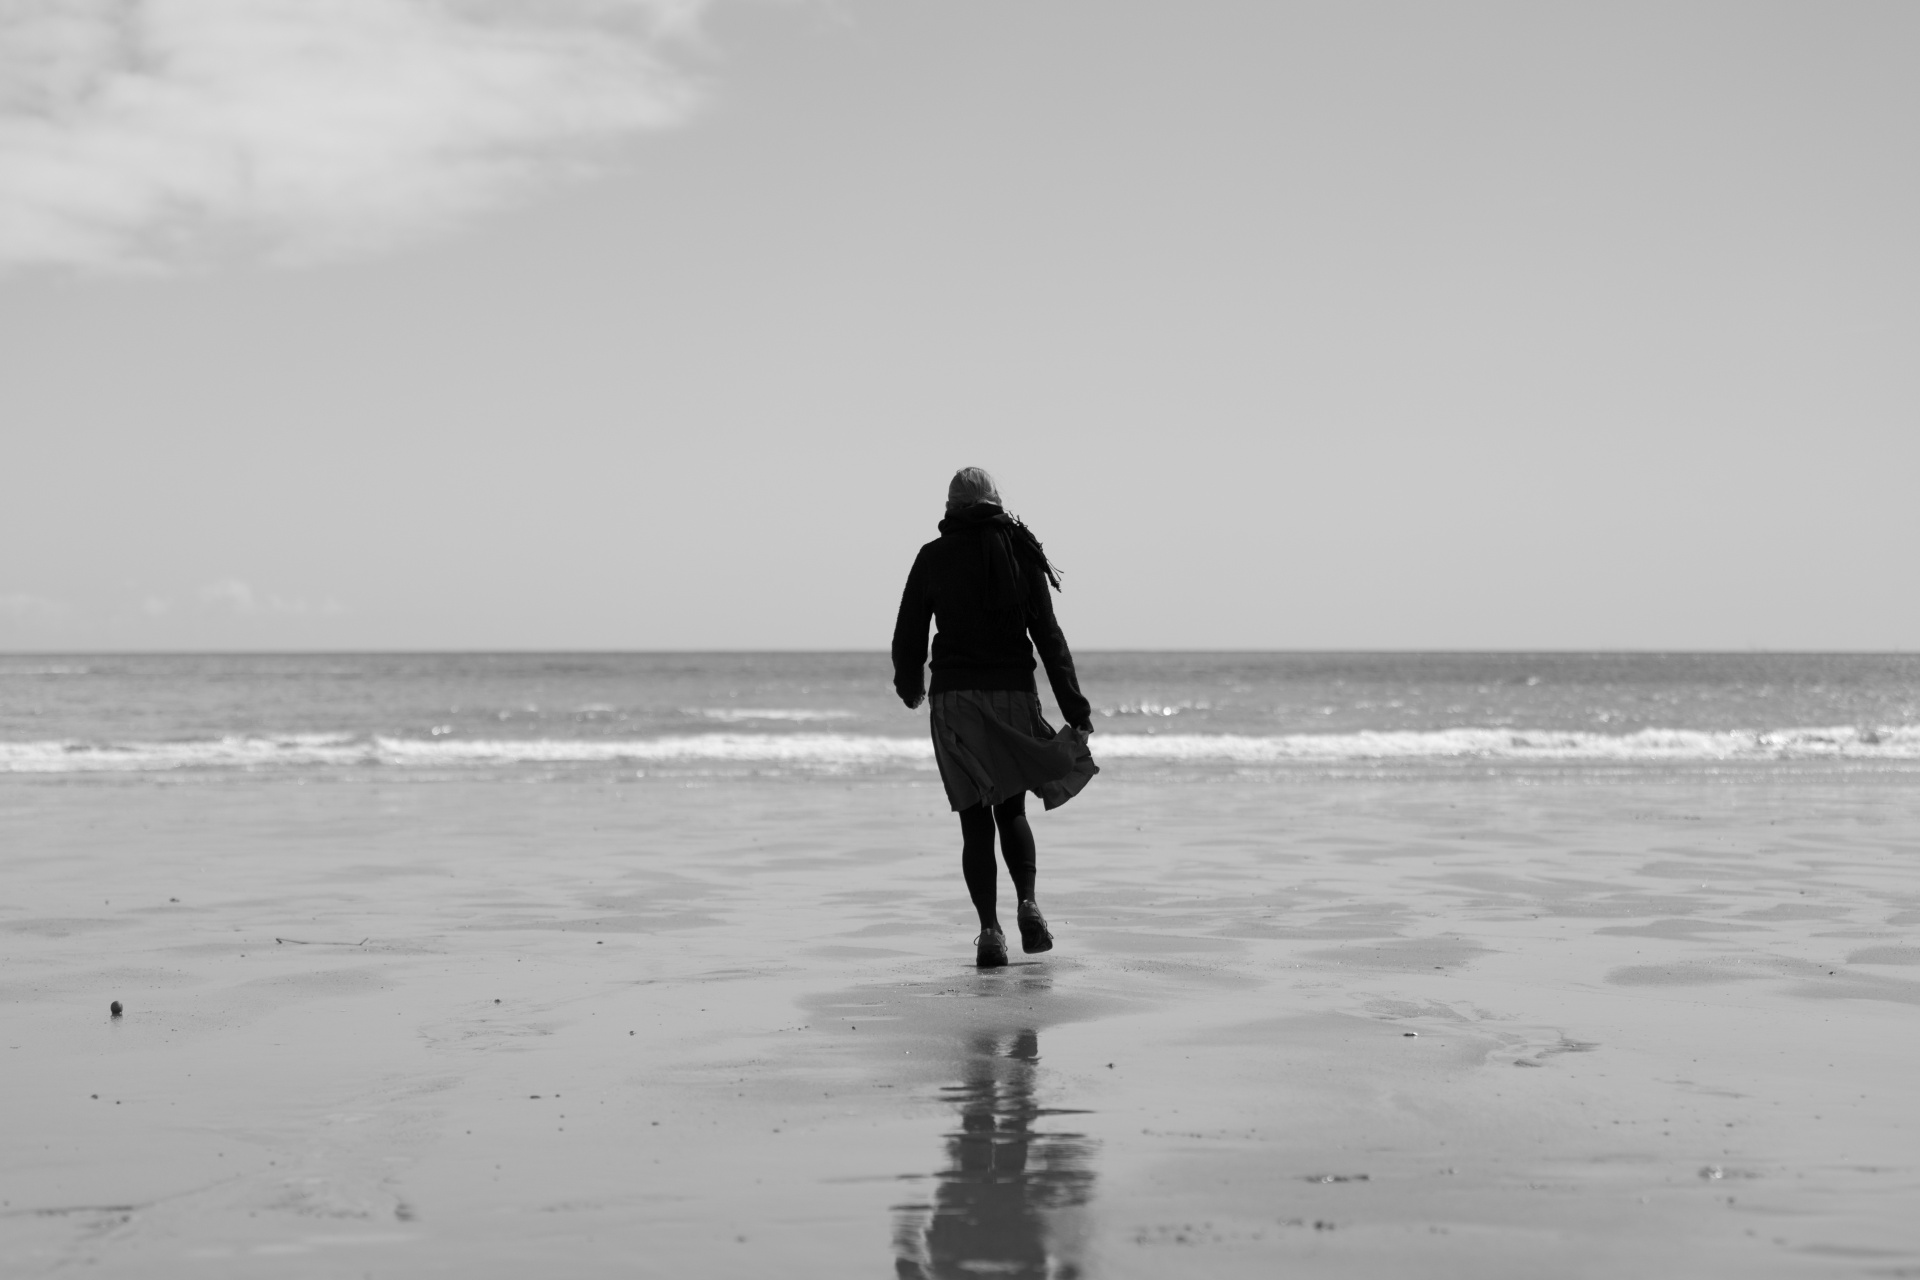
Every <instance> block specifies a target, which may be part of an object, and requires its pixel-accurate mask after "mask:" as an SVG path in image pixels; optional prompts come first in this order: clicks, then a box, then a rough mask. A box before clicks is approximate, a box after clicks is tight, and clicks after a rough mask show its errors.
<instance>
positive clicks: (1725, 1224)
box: [0, 763, 1920, 1277]
mask: <svg viewBox="0 0 1920 1280" xmlns="http://www.w3.org/2000/svg"><path fill="white" fill-rule="evenodd" d="M1035 826H1036V829H1037V831H1038V834H1039V839H1040V846H1041V858H1042V863H1041V866H1042V880H1041V897H1042V902H1043V904H1044V905H1046V906H1047V908H1048V910H1049V912H1050V914H1051V915H1052V917H1053V920H1054V923H1055V930H1056V933H1057V935H1058V937H1059V939H1060V947H1059V949H1058V950H1057V951H1055V952H1053V953H1052V954H1051V955H1049V956H1047V957H1045V958H1031V959H1029V958H1022V957H1019V956H1016V963H1015V964H1014V965H1013V966H1011V967H1010V968H1008V969H1007V970H1004V971H1001V972H996V973H985V974H982V973H976V972H975V971H974V970H973V969H972V968H971V967H970V964H969V961H970V959H971V949H970V946H969V942H970V938H971V934H972V932H973V930H972V928H971V926H970V925H969V923H968V913H967V909H966V903H965V897H964V891H963V889H962V886H961V884H960V878H959V874H958V865H957V864H958V851H957V845H958V841H957V824H956V823H954V821H953V819H952V818H951V816H949V815H947V814H946V813H945V812H944V806H943V804H942V802H941V799H940V797H939V794H938V791H937V788H936V787H934V786H931V785H924V784H921V785H906V784H896V783H879V782H861V783H854V784H842V783H836V782H831V781H822V780H818V779H815V780H812V781H758V782H745V781H733V782H711V783H696V784H694V785H687V784H686V782H685V781H684V780H681V781H675V780H670V779H645V780H629V781H625V782H621V783H617V784H616V783H608V782H604V781H599V782H589V781H576V782H567V781H548V782H543V783H539V784H526V783H505V782H494V783H486V782H479V781H433V782H425V781H407V782H400V783H392V782H378V781H354V782H332V783H317V782H316V783H310V784H296V783H295V782H293V781H291V780H280V781H272V780H243V781H235V780H233V779H230V778H229V779H225V780H218V781H207V782H194V781H191V780H184V779H182V780H174V781H169V782H166V783H162V784H155V783H153V782H151V781H141V782H131V783H130V782H126V781H122V780H107V781H95V780H81V781H73V780H61V781H52V782H43V781H18V780H16V781H9V782H7V783H6V784H5V785H4V786H0V842H3V843H4V854H3V855H0V856H3V857H4V863H0V865H3V866H4V869H5V892H4V894H3V895H0V964H3V968H0V1028H3V1029H4V1030H3V1033H0V1064H4V1066H0V1071H3V1072H4V1077H3V1078H4V1082H5V1088H4V1090H0V1132H3V1133H4V1134H5V1135H6V1141H5V1142H4V1143H3V1144H0V1202H4V1203H0V1272H4V1273H5V1274H7V1275H9V1276H12V1275H20V1276H40V1275H52V1274H56V1273H60V1272H64V1271H66V1270H69V1269H73V1268H76V1267H85V1268H86V1270H87V1271H88V1273H89V1274H93V1275H100V1276H142V1277H153V1276H161V1277H166V1276H196V1277H198V1276H335V1275H353V1276H362V1275H372V1276H422V1275H439V1274H447V1275H461V1276H526V1275H540V1274H544V1275H567V1276H599V1275H608V1276H612V1275H619V1276H634V1275H641V1276H649V1275H658V1276H690V1275H698V1276H703V1277H706V1276H721V1277H725V1276H740V1277H748V1276H754V1277H759V1276H767V1275H784V1276H815V1275H818V1276H833V1277H842V1276H857V1275H875V1276H882V1275H889V1274H892V1275H899V1276H923V1275H924V1276H956V1277H957V1276H979V1275H1004V1276H1056V1277H1058V1276H1072V1275H1082V1276H1088V1277H1104V1276H1119V1277H1131V1276H1140V1277H1149V1276H1168V1275H1207V1276H1242V1275H1244V1276H1256V1275H1257V1276H1267V1275H1272V1274H1276V1273H1279V1272H1282V1271H1286V1272H1288V1273H1293V1274H1306V1275H1316V1276H1319V1275H1325V1276H1347V1275H1355V1276H1360V1275H1364V1276H1377V1275H1388V1274H1392V1275H1422V1276H1463V1277H1464V1276H1475V1277H1486V1276H1515V1277H1520V1276H1539V1275H1548V1274H1551V1275H1558V1276H1625V1275H1635V1276H1638V1275H1690V1276H1702V1275H1740V1276H1774V1275H1780V1276H1814V1275H1863V1276H1870V1275H1871V1276H1896V1275H1920V1222H1917V1220H1916V1217H1917V1216H1916V1214H1915V1213H1914V1207H1915V1206H1916V1205H1920V1155H1916V1151H1917V1150H1920V1146H1917V1142H1920V1090H1916V1089H1915V1087H1914V1084H1913V1082H1914V1081H1915V1080H1916V1079H1920V876H1916V872H1915V866H1916V863H1915V856H1916V853H1920V803H1917V802H1916V793H1915V791H1914V790H1913V788H1912V786H1911V783H1910V782H1909V781H1905V780H1899V779H1887V778H1881V779H1877V780H1876V779H1873V778H1853V779H1848V778H1845V777H1842V776H1839V775H1834V774H1819V773H1814V774H1810V775H1807V776H1804V777H1798V778H1791V777H1784V776H1781V775H1778V774H1771V775H1770V774H1761V773H1755V774H1753V775H1751V776H1747V777H1736V778H1732V779H1728V778H1725V777H1720V778H1708V777H1692V778H1689V777H1686V776H1661V775H1656V774H1653V773H1640V774H1630V775H1623V776H1621V777H1614V778H1609V779H1604V780H1603V779H1598V778H1595V777H1592V776H1572V777H1564V778H1553V777H1548V776H1541V777H1534V778H1523V777H1505V778H1485V777H1474V776H1470V775H1467V774H1449V775H1438V774H1436V775H1435V776H1433V777H1431V778H1428V779H1425V780H1405V779H1403V780H1397V781H1391V782H1384V783H1383V782H1373V781H1359V780H1347V781H1329V780H1325V779H1320V780H1309V779H1305V778H1296V779H1292V780H1288V779H1282V780H1279V781H1272V782H1247V781H1214V782H1196V781H1172V780H1166V779H1160V780H1156V779H1154V778H1152V777H1149V776H1146V775H1144V774H1130V773H1129V771H1128V770H1127V768H1126V767H1125V765H1124V763H1123V764H1121V765H1117V766H1114V767H1112V768H1110V769H1109V770H1108V772H1107V773H1106V774H1103V775H1102V777H1101V779H1099V780H1098V781H1097V782H1096V784H1095V785H1094V787H1092V788H1090V789H1089V791H1088V793H1087V794H1086V795H1085V796H1084V797H1082V798H1081V799H1080V800H1078V801H1076V802H1075V803H1074V804H1072V805H1070V806H1068V807H1067V808H1065V809H1062V810H1060V811H1058V812H1057V813H1054V814H1050V815H1045V816H1040V817H1036V821H1035ZM175 899H177V901H175ZM1007 905H1008V906H1009V907H1010V906H1011V904H1010V903H1008V904H1007ZM115 999H118V1000H120V1001H122V1002H124V1004H125V1006H126V1014H125V1016H124V1017H123V1018H120V1019H118V1020H114V1019H111V1018H110V1017H109V1016H108V1003H109V1001H111V1000H115ZM96 1095H97V1097H96Z"/></svg>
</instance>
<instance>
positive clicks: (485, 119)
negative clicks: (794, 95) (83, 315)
mask: <svg viewBox="0 0 1920 1280" xmlns="http://www.w3.org/2000/svg"><path fill="white" fill-rule="evenodd" d="M707 3H708V0H0V269H3V268H5V267H7V266H19V265H23V264H33V263H41V264H45V263H53V264H63V265H68V266H75V267H86V268H120V269H140V268H152V267H157V266H167V265H171V264H177V263H180V262H183V261H185V262H191V261H194V260H196V259H199V258H202V257H204V256H207V255H210V254H212V253H215V252H219V251H223V250H225V251H231V250H232V249H233V248H235V247H236V246H238V247H240V248H242V249H245V250H248V251H257V252H261V253H264V254H265V255H266V256H268V257H270V258H273V259H277V260H281V261H312V260H321V259H328V258H336V257H343V256H351V255H354V254H359V253H364V252H368V251H371V250H375V249H379V248H381V247H384V246H387V245H390V244H392V243H395V242H397V241H403V240H407V239H412V238H415V237H418V236H421V235H426V234H431V233H433V232H436V231H439V230H442V229H445V228H447V227H450V226H453V225H456V224H458V223H460V222H462V221H463V220H465V219H467V218H470V217H472V216H474V215H475V214H477V213H479V212H482V211H484V210H486V209H488V208H490V207H493V206H496V205H498V204H501V203H503V202H506V201H510V200H512V199H514V198H516V197H520V196H524V195H525V194H526V193H528V192H529V191H532V190H534V189H537V188H538V187H540V186H542V185H546V184H550V183H552V182H554V181H558V180H564V179H566V178H569V177H573V176H577V175H579V174H581V173H583V172H590V171H591V170H592V169H593V168H594V167H595V161H596V160H598V159H602V158H604V157H605V155H606V153H607V151H608V149H609V147H610V146H611V145H612V144H615V143H618V142H620V141H622V140H624V139H627V138H629V137H631V136H633V135H635V134H637V133H641V132H644V131H648V130H655V129H663V128H670V127H672V126H674V125H677V124H679V123H680V122H682V121H683V120H685V119H686V118H687V117H688V115H689V114H690V113H691V112H692V110H693V109H694V108H695V106H696V105H697V104H698V100H699V96H700V95H699V86H698V84H697V83H696V81H695V79H694V78H693V77H692V76H691V75H690V74H689V73H688V72H687V71H686V70H685V69H684V67H683V66H681V65H678V64H677V63H676V62H675V61H674V60H673V59H672V58H671V56H670V55H672V54H674V53H676V52H677V51H679V50H682V49H685V48H687V47H688V46H689V45H690V44H691V41H692V38H693V37H694V36H695V34H696V32H695V23H696V21H697V19H698V18H699V16H700V14H701V12H702V10H703V9H704V8H705V6H706V4H707Z"/></svg>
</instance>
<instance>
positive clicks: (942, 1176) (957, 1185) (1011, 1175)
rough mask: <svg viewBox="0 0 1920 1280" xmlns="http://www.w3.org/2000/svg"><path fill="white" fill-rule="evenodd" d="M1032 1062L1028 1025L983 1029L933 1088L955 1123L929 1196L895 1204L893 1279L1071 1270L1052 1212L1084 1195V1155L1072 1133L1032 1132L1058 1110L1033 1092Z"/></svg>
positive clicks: (1087, 1186)
mask: <svg viewBox="0 0 1920 1280" xmlns="http://www.w3.org/2000/svg"><path fill="white" fill-rule="evenodd" d="M1039 1061H1040V1042H1039V1037H1038V1036H1036V1035H1035V1034H1034V1033H1033V1032H1032V1031H1021V1032H1019V1033H1017V1034H1015V1035H1014V1036H1013V1038H1012V1043H1011V1044H1007V1045H1005V1046H1004V1047H1003V1046H1002V1045H1001V1044H1000V1043H999V1042H998V1041H997V1040H996V1038H995V1037H993V1036H980V1037H978V1038H976V1039H975V1041H974V1043H973V1044H972V1045H971V1046H970V1051H969V1053H968V1054H967V1058H966V1066H965V1075H964V1076H963V1078H962V1079H961V1081H960V1083H959V1084H958V1085H956V1086H951V1087H949V1088H948V1089H946V1090H944V1091H943V1092H945V1093H946V1094H947V1095H948V1097H949V1098H950V1099H951V1100H952V1101H954V1102H956V1103H958V1104H959V1108H960V1116H959V1120H960V1128H959V1131H958V1132H956V1133H950V1134H948V1135H947V1167H946V1168H945V1169H942V1170H941V1171H940V1172H938V1173H937V1174H935V1175H934V1177H935V1179H936V1182H935V1185H934V1193H933V1203H931V1204H919V1205H903V1206H900V1209H899V1216H898V1217H897V1218H896V1219H895V1223H894V1274H895V1275H896V1276H897V1277H899V1278H900V1280H962V1278H963V1277H967V1276H979V1275H997V1276H1010V1277H1016V1278H1027V1280H1042V1277H1049V1276H1050V1277H1056V1278H1057V1277H1068V1276H1076V1275H1078V1274H1079V1264H1078V1260H1077V1259H1076V1258H1075V1257H1074V1254H1075V1253H1076V1252H1077V1250H1076V1248H1075V1244H1074V1239H1073V1232H1072V1231H1071V1229H1070V1224H1065V1223H1063V1222H1062V1215H1063V1211H1067V1210H1071V1209H1074V1208H1075V1207H1077V1206H1080V1205H1084V1204H1085V1203H1086V1202H1087V1200H1088V1197H1089V1194H1090V1192H1091V1191H1092V1186H1093V1171H1092V1170H1091V1169H1090V1168H1089V1167H1088V1165H1089V1163H1090V1158H1091V1155H1092V1152H1091V1150H1090V1149H1089V1147H1088V1144H1087V1142H1086V1140H1085V1138H1083V1137H1082V1136H1081V1135H1079V1134H1076V1133H1041V1132H1036V1131H1035V1128H1034V1125H1035V1124H1036V1123H1037V1122H1038V1121H1039V1120H1040V1118H1041V1117H1042V1116H1046V1115H1058V1114H1060V1113H1059V1112H1057V1111H1052V1110H1045V1109H1042V1108H1041V1106H1040V1104H1039V1101H1038V1100H1037V1099H1036V1098H1035V1097H1034V1084H1035V1081H1034V1074H1035V1068H1036V1066H1037V1065H1038V1063H1039ZM1063 1225H1066V1226H1068V1227H1069V1229H1068V1230H1066V1231H1061V1230H1059V1228H1060V1227H1062V1226H1063Z"/></svg>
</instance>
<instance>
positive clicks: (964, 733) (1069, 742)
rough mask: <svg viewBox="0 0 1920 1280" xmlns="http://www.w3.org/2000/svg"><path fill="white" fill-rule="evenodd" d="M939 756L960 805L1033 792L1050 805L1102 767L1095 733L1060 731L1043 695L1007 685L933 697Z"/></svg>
mask: <svg viewBox="0 0 1920 1280" xmlns="http://www.w3.org/2000/svg"><path fill="white" fill-rule="evenodd" d="M927 703H928V709H929V711H930V713H931V714H930V715H929V717H928V719H929V720H930V721H931V727H932V731H933V759H934V762H935V763H936V764H938V765H939V766H940V781H941V782H943V783H944V784H946V788H947V802H948V803H949V804H951V805H952V806H953V807H954V809H955V810H956V811H958V810H961V809H971V808H973V806H975V805H977V804H988V805H992V804H999V803H1001V802H1002V801H1004V800H1011V799H1013V797H1015V796H1017V795H1019V794H1020V793H1021V792H1023V791H1031V792H1033V794H1035V795H1036V796H1039V797H1040V802H1041V803H1042V804H1044V805H1046V807H1047V808H1049V809H1058V808H1059V807H1060V806H1061V805H1063V804H1065V803H1066V802H1067V801H1069V800H1071V799H1073V798H1074V797H1075V796H1077V795H1079V794H1080V789H1081V788H1082V787H1084V786H1086V785H1087V780H1088V779H1090V778H1092V777H1093V775H1094V774H1096V773H1098V772H1100V766H1099V765H1097V764H1095V763H1094V762H1093V752H1092V751H1090V750H1088V749H1087V735H1086V734H1084V733H1082V732H1080V730H1078V729H1076V728H1074V727H1073V726H1072V725H1068V726H1067V727H1066V728H1064V729H1059V730H1056V729H1055V728H1054V727H1053V726H1052V725H1050V724H1048V723H1047V722H1046V720H1045V719H1044V718H1043V717H1042V716H1041V714H1040V698H1039V695H1037V694H1032V693H1015V692H1012V691H1010V690H1002V689H958V690H955V691H953V692H950V693H936V694H934V695H933V696H932V697H930V698H928V699H927Z"/></svg>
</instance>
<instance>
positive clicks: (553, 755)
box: [0, 725, 1920, 773]
mask: <svg viewBox="0 0 1920 1280" xmlns="http://www.w3.org/2000/svg"><path fill="white" fill-rule="evenodd" d="M1093 750H1094V754H1095V756H1096V758H1100V759H1106V760H1116V761H1117V760H1142V761H1157V762H1161V763H1165V764H1182V763H1190V764H1196V765H1207V764H1229V765H1285V764H1288V763H1294V762H1309V763H1310V762H1338V761H1420V760H1435V761H1447V760H1488V761H1502V760H1505V761H1521V762H1524V761H1536V762H1543V763H1555V762H1558V763H1568V764H1578V763H1581V762H1596V763H1632V762H1636V761H1639V762H1651V763H1660V762H1675V763H1679V762H1687V761H1701V762H1718V761H1742V760H1751V761H1767V760H1819V759H1839V760H1882V761H1891V760H1920V725H1897V726H1892V727H1886V728H1877V729H1872V728H1853V727H1840V728H1825V729H1817V728H1816V729H1769V730H1752V731H1749V730H1699V729H1643V730H1641V731H1639V732H1638V733H1629V734H1601V733H1584V732H1575V731H1562V730H1547V729H1480V728H1464V729H1439V730H1431V731H1426V732H1411V731H1410V732H1384V731H1369V732H1362V733H1298V734H1276V735H1268V736H1256V735H1243V734H1141V733H1133V734H1123V733H1102V734H1097V735H1096V736H1095V737H1094V739H1093ZM703 763H704V764H719V765H758V766H769V767H776V768H793V769H823V770H846V769H861V768H869V769H871V768H888V767H894V768H898V767H911V768H930V767H931V766H932V763H933V749H932V747H931V746H930V745H929V743H928V742H927V740H926V739H925V738H923V737H914V738H898V737H885V736H879V735H869V734H847V733H702V734H688V735H679V736H670V737H659V738H630V739H612V740H610V739H591V738H531V739H528V738H498V739H459V738H450V737H430V738H403V737H387V736H373V737H363V736H356V735H352V734H345V733H285V734H258V735H232V736H227V737H220V738H208V739H199V740H192V741H177V742H126V743H88V742H54V741H38V742H0V773H115V772H119V773H137V772H151V771H165V770H176V769H188V770H193V769H208V770H222V769H238V770H266V769H286V768H300V767H327V766H338V767H348V766H380V765H386V766H394V767H400V768H432V767H438V768H447V769H460V768H470V767H478V766H494V767H501V766H512V765H576V764H578V765H590V764H619V765H628V764H639V765H647V764H653V765H659V766H676V765H695V764H703Z"/></svg>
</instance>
